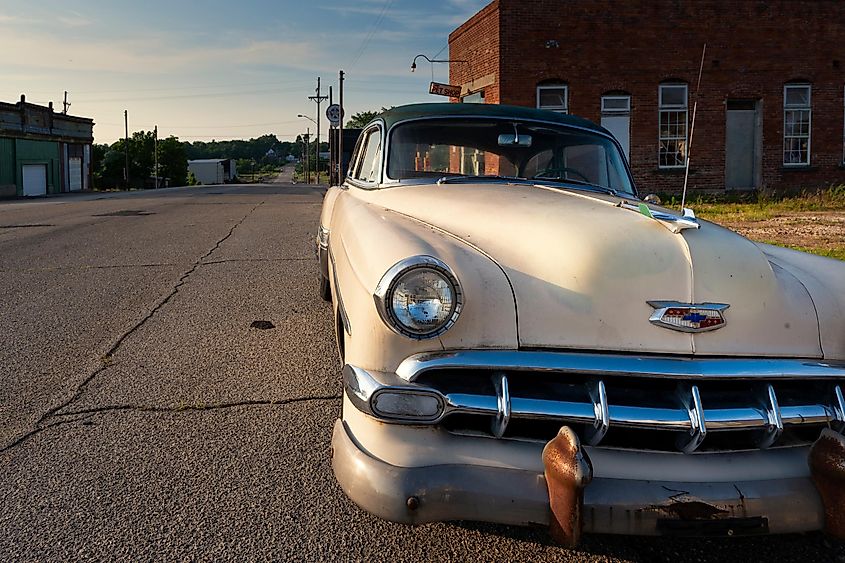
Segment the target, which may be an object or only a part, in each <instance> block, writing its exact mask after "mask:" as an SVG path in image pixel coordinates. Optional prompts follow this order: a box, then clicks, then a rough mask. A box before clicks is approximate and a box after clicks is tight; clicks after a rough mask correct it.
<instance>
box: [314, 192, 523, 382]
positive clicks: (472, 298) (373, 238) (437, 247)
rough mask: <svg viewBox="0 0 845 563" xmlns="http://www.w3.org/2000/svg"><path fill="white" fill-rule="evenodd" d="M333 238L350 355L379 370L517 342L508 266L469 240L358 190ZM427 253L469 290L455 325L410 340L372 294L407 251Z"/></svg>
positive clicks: (335, 221) (339, 206) (349, 195)
mask: <svg viewBox="0 0 845 563" xmlns="http://www.w3.org/2000/svg"><path fill="white" fill-rule="evenodd" d="M334 207H335V209H334V213H333V216H332V232H331V236H330V238H329V248H330V254H331V261H332V267H333V269H334V274H335V279H336V280H337V287H336V288H335V291H336V292H337V293H338V294H339V296H340V300H341V301H342V303H343V305H344V308H345V311H346V316H347V318H348V320H349V325H350V330H349V333H350V334H347V335H346V345H345V354H346V357H345V361H346V362H347V363H352V364H354V365H356V366H359V367H363V368H366V369H373V370H378V371H395V370H396V368H397V367H398V366H399V363H400V362H401V361H402V360H403V359H405V358H406V357H408V356H410V355H412V354H416V353H420V352H430V351H440V350H449V349H468V348H516V347H517V343H518V339H517V324H516V308H515V305H514V294H513V290H512V289H511V286H510V282H509V281H508V279H507V277H506V276H505V274H504V273H503V271H502V269H501V268H500V267H499V266H498V265H497V264H496V263H495V262H494V261H493V260H492V259H490V258H489V257H487V256H485V255H484V254H483V253H482V252H480V251H478V250H477V249H475V248H474V247H472V246H471V245H469V244H467V243H466V242H464V241H462V240H460V239H458V238H456V237H454V236H452V235H450V234H447V233H444V232H442V231H440V230H437V229H434V228H432V227H430V226H428V225H425V224H423V223H420V222H418V221H415V220H413V219H411V218H409V217H406V216H404V215H401V214H397V213H394V212H391V211H389V210H386V209H384V208H381V207H379V206H378V205H377V204H373V203H367V202H364V201H362V200H361V199H359V198H357V197H355V195H354V190H350V191H349V192H346V193H343V194H341V195H340V196H339V197H338V198H337V200H336V202H335V206H334ZM416 255H428V256H434V257H436V258H439V259H440V260H442V261H443V262H445V263H446V264H448V265H449V266H450V267H451V268H452V270H453V271H454V273H455V275H456V277H457V278H458V281H459V283H460V284H461V287H462V289H463V293H464V306H463V309H462V311H461V315H460V317H459V318H458V320H457V322H456V323H455V325H454V326H453V327H452V328H451V329H449V330H448V331H447V332H445V333H444V334H442V335H441V336H440V337H438V338H433V339H429V340H412V339H409V338H406V337H404V336H401V335H398V334H396V333H395V332H393V331H392V330H390V329H389V328H388V327H387V326H386V325H385V324H384V322H383V321H382V319H381V317H380V316H379V313H378V310H377V309H376V305H375V301H374V299H373V294H374V292H375V289H376V286H377V285H378V283H379V281H380V280H381V278H382V276H383V275H384V274H385V272H387V270H388V269H389V268H390V267H391V266H393V265H394V264H396V263H397V262H399V261H400V260H403V259H405V258H408V257H410V256H416Z"/></svg>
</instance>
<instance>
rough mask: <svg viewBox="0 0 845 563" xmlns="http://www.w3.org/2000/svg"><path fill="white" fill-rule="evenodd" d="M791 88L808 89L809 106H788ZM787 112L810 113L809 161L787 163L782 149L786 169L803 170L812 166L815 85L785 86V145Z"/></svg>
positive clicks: (797, 84) (808, 121) (808, 124)
mask: <svg viewBox="0 0 845 563" xmlns="http://www.w3.org/2000/svg"><path fill="white" fill-rule="evenodd" d="M790 88H807V89H808V96H807V105H806V106H787V105H786V91H787V90H789V89H790ZM787 111H807V112H809V119H808V120H807V161H806V162H786V161H785V159H784V154H783V153H784V152H785V151H783V149H781V160H782V162H783V166H784V167H788V168H796V167H797V168H802V167H807V166H810V162H811V161H812V158H813V157H812V155H813V85H812V84H809V83H807V84H804V83H796V84H784V85H783V136H782V137H783V139H782V141H783V143H786V112H787Z"/></svg>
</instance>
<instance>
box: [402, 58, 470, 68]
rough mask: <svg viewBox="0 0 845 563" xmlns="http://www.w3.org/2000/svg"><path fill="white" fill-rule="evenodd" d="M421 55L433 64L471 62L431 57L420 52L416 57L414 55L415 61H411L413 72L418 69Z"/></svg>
mask: <svg viewBox="0 0 845 563" xmlns="http://www.w3.org/2000/svg"><path fill="white" fill-rule="evenodd" d="M420 57H422V58H424V59H425V60H427V61H428V62H430V63H431V64H432V65H433V64H434V63H466V64H469V61H465V60H463V59H429V58H428V57H426V56H425V55H423V54H419V55H417V56H416V57H414V61H413V62H412V63H411V72H414V71H415V70H417V59H418V58H420Z"/></svg>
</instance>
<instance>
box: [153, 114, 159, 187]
mask: <svg viewBox="0 0 845 563" xmlns="http://www.w3.org/2000/svg"><path fill="white" fill-rule="evenodd" d="M153 135H154V137H153V139H154V140H153V158H154V160H155V167H154V168H153V170H154V171H155V172H154V173H155V178H156V184H155V185H156V189H158V125H156V126H155V129H153Z"/></svg>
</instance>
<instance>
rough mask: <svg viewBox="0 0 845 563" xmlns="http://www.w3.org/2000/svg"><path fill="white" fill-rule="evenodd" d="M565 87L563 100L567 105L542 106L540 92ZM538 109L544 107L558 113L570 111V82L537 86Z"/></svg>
mask: <svg viewBox="0 0 845 563" xmlns="http://www.w3.org/2000/svg"><path fill="white" fill-rule="evenodd" d="M560 89H563V102H564V104H565V105H562V106H541V105H540V92H542V91H543V90H560ZM536 105H537V109H544V110H548V111H556V112H558V113H569V85H568V84H544V85H542V86H537V102H536Z"/></svg>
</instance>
